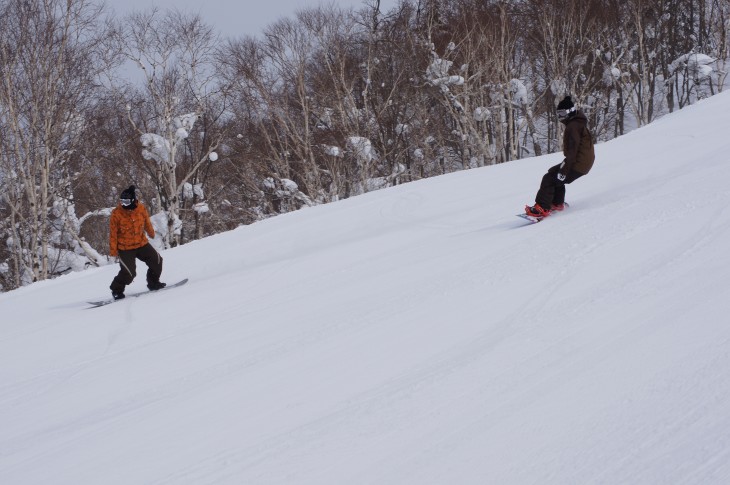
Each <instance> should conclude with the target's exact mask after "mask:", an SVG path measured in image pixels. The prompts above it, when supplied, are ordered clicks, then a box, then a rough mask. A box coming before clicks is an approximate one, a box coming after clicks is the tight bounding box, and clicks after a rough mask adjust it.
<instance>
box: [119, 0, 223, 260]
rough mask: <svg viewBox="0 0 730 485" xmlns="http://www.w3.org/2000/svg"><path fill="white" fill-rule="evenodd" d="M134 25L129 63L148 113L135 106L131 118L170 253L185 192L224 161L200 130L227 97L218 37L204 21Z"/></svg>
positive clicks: (148, 15)
mask: <svg viewBox="0 0 730 485" xmlns="http://www.w3.org/2000/svg"><path fill="white" fill-rule="evenodd" d="M127 25H128V30H127V31H126V32H125V35H124V38H123V43H124V46H125V48H124V49H125V55H126V56H127V58H128V59H130V60H131V61H132V62H134V64H136V66H137V67H138V68H139V69H140V71H141V72H142V74H143V78H144V88H143V89H142V91H141V93H140V94H141V96H140V99H141V100H142V102H141V105H139V106H136V105H135V106H132V105H131V104H129V105H128V106H127V111H128V118H129V121H130V122H131V124H132V125H133V126H134V129H135V130H136V131H137V133H138V135H139V142H140V145H141V155H142V157H143V158H144V160H147V161H149V162H150V164H151V165H150V170H149V172H150V173H151V174H152V177H153V181H154V184H155V186H156V189H157V192H158V195H159V206H160V207H159V208H160V209H162V210H164V211H165V215H166V217H165V220H166V227H165V228H160V229H161V231H160V232H161V234H163V236H164V237H163V239H162V243H163V246H164V247H165V248H169V247H174V246H177V245H178V244H180V242H181V229H182V220H181V208H182V204H181V195H182V191H183V188H184V187H185V184H186V183H188V181H189V180H190V179H191V178H193V177H195V175H196V173H197V171H198V169H199V168H200V167H201V166H203V164H206V163H208V162H212V161H213V160H214V159H217V154H216V155H213V153H215V152H214V150H216V148H217V147H218V145H219V143H220V139H221V138H220V136H219V135H216V136H214V137H210V136H209V134H208V133H206V132H205V131H200V130H197V128H196V125H197V124H198V121H199V120H201V118H203V117H204V116H205V115H206V114H208V111H209V107H210V103H211V99H212V98H214V97H216V96H219V95H220V94H221V88H220V85H219V84H218V83H217V80H216V78H215V76H214V75H213V74H214V47H215V42H216V36H215V35H214V34H213V30H212V28H211V27H210V26H208V25H205V24H204V23H203V22H202V20H201V18H200V16H199V15H187V14H183V13H181V12H179V11H168V12H166V13H164V14H161V13H160V12H159V11H158V10H156V9H152V10H150V11H148V12H145V13H135V14H132V15H131V16H130V17H129V19H128V23H127ZM193 135H194V136H196V137H197V138H198V140H199V141H202V147H201V148H200V150H199V151H196V152H193V150H192V149H191V148H190V146H191V145H190V138H191V136H193ZM196 141H197V140H196ZM184 161H185V162H187V163H183V162H184ZM196 214H197V212H196Z"/></svg>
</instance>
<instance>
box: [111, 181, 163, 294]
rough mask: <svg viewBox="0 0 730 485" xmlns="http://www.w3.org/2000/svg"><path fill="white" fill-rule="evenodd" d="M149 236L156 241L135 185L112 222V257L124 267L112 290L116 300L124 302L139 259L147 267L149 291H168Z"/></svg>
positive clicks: (119, 206)
mask: <svg viewBox="0 0 730 485" xmlns="http://www.w3.org/2000/svg"><path fill="white" fill-rule="evenodd" d="M145 233H147V235H149V237H152V238H154V237H155V229H154V228H153V227H152V222H151V221H150V215H149V213H148V212H147V209H146V208H145V206H144V205H143V204H142V203H141V202H139V201H138V200H137V194H136V189H135V187H134V185H132V186H130V187H129V188H128V189H126V190H124V191H123V192H122V195H121V196H120V197H119V204H117V207H116V208H115V209H114V210H113V211H112V215H111V218H110V220H109V254H110V255H111V256H112V257H117V256H118V257H119V266H120V267H121V268H120V270H119V274H117V276H116V277H115V278H114V280H113V281H112V284H111V286H110V287H109V288H110V289H111V290H112V296H113V297H114V299H115V300H120V299H122V298H124V287H125V286H127V285H128V284H130V283H131V282H132V281H133V280H134V277H135V276H137V267H136V266H137V265H136V260H137V259H139V260H140V261H142V262H144V263H145V264H146V265H147V288H149V289H150V290H152V291H155V290H159V289H161V288H164V287H165V283H160V275H161V274H162V256H160V254H159V253H158V252H157V251H155V248H153V247H152V245H151V244H150V243H149V241H148V239H147V235H145Z"/></svg>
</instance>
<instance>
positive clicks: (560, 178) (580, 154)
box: [525, 96, 596, 219]
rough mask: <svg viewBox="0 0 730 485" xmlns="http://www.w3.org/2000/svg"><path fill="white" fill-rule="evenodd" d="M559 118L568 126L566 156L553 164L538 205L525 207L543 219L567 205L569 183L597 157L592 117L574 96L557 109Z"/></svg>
mask: <svg viewBox="0 0 730 485" xmlns="http://www.w3.org/2000/svg"><path fill="white" fill-rule="evenodd" d="M557 115H558V119H559V120H560V122H561V123H563V124H564V125H565V132H564V133H563V155H564V156H565V158H564V159H563V161H562V162H561V163H559V164H558V165H555V166H553V167H550V168H549V169H548V171H547V173H546V174H545V175H544V176H543V177H542V182H541V183H540V190H538V192H537V195H536V196H535V205H533V206H529V205H528V206H525V212H526V213H527V214H528V215H530V216H534V217H537V218H538V219H542V218H543V217H547V216H549V215H550V212H551V211H561V210H563V209H564V208H565V184H569V183H572V182H573V181H575V180H576V179H578V178H580V177H582V176H583V175H585V174H587V173H588V172H589V171H590V170H591V167H593V162H594V160H595V158H596V156H595V153H594V150H593V136H592V135H591V132H590V130H589V129H588V119H587V118H586V116H585V115H584V114H583V112H582V111H580V110H577V109H576V107H575V105H574V104H573V100H572V99H570V96H566V97H565V98H564V99H563V100H562V101H561V102H560V103H559V104H558V108H557Z"/></svg>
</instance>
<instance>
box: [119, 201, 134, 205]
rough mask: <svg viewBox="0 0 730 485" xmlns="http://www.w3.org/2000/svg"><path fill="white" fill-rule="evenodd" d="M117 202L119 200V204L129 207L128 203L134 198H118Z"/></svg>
mask: <svg viewBox="0 0 730 485" xmlns="http://www.w3.org/2000/svg"><path fill="white" fill-rule="evenodd" d="M119 202H120V203H121V204H122V205H123V206H124V207H129V206H130V205H132V202H134V199H119Z"/></svg>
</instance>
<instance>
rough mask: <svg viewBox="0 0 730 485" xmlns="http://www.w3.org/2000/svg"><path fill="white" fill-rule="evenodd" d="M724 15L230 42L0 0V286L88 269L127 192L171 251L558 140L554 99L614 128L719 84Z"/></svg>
mask: <svg viewBox="0 0 730 485" xmlns="http://www.w3.org/2000/svg"><path fill="white" fill-rule="evenodd" d="M729 19H730V0H621V1H614V0H600V1H598V0H580V1H573V0H560V1H558V0H515V1H504V0H502V1H494V0H402V1H401V2H400V3H399V5H398V6H397V7H395V8H393V9H391V10H389V11H383V10H382V9H381V8H380V6H379V1H378V0H364V2H363V4H362V7H360V8H358V9H340V8H338V7H336V6H334V5H325V6H322V7H319V8H311V9H306V10H302V11H299V12H298V13H297V14H296V15H293V16H291V17H287V18H282V19H280V20H278V21H277V22H275V23H273V24H271V25H268V26H266V27H265V28H263V29H262V32H261V33H258V34H257V35H255V36H244V35H242V36H240V37H236V38H228V37H222V36H220V35H218V34H217V33H216V28H215V26H213V25H207V24H206V23H205V22H204V21H203V20H202V19H201V17H200V16H198V15H194V14H189V13H186V12H181V11H178V10H169V11H167V10H154V9H153V10H148V11H140V12H134V13H132V14H130V15H126V16H124V17H115V16H113V15H110V14H109V13H107V8H106V6H105V5H104V4H100V3H96V2H91V1H87V0H0V32H2V37H1V38H0V69H1V72H0V286H1V288H0V289H2V290H3V291H7V290H9V289H13V288H17V287H19V286H22V285H25V284H28V283H30V282H33V281H39V280H43V279H47V278H50V277H53V276H55V275H59V274H63V273H65V272H68V271H71V270H78V269H83V268H84V267H86V266H95V265H103V264H108V262H109V258H108V257H107V256H106V255H107V254H108V217H109V213H110V210H111V208H113V207H114V206H115V205H116V202H117V199H118V197H119V193H120V192H121V190H123V189H124V188H126V187H127V186H129V185H130V184H135V185H136V186H137V187H138V190H139V192H140V195H141V198H142V200H143V201H144V202H145V203H146V204H147V205H148V207H149V208H150V213H151V214H155V216H154V217H153V219H154V221H155V225H156V227H157V228H158V229H159V232H160V233H161V244H162V245H163V247H167V248H169V247H174V246H176V245H179V244H184V243H186V242H189V241H192V240H195V239H199V238H201V237H205V236H208V235H212V234H216V233H220V232H222V231H226V230H230V229H232V228H235V227H237V226H240V225H243V224H250V223H253V222H255V221H258V220H261V219H264V218H268V217H271V216H275V215H277V214H282V213H286V212H289V211H292V210H296V209H298V208H300V207H302V206H306V205H316V204H324V203H328V202H332V201H336V200H340V199H344V198H348V197H351V196H355V195H358V194H362V193H365V192H368V191H372V190H377V189H380V188H384V187H389V186H393V185H397V184H402V183H407V182H410V181H414V180H419V179H422V178H427V177H432V176H436V175H441V174H445V173H449V172H454V171H458V170H465V169H469V168H475V167H483V166H487V165H493V164H497V163H504V162H508V161H510V160H515V159H520V158H525V157H531V156H536V155H542V154H546V153H552V152H555V151H558V150H560V148H561V147H560V146H559V141H560V139H561V133H560V130H561V127H560V124H559V123H558V120H557V119H556V117H555V106H556V104H557V102H558V101H559V99H561V98H562V97H563V96H565V95H566V94H570V95H571V96H572V97H573V99H574V100H575V101H576V103H577V104H578V105H579V107H580V108H581V109H582V110H583V111H584V112H585V113H586V115H587V117H588V119H589V123H590V127H591V129H592V131H593V133H594V135H595V138H596V139H597V141H605V140H609V139H612V138H615V137H617V136H619V135H621V134H623V133H625V132H627V131H628V130H631V129H634V128H636V127H638V126H641V125H645V124H647V123H650V122H652V120H654V119H656V118H657V117H659V116H661V115H663V114H666V113H669V112H672V111H674V110H678V109H681V108H682V107H684V106H687V105H689V104H691V103H693V102H696V101H697V100H698V99H701V98H704V97H707V96H711V95H713V94H716V93H718V92H720V91H721V90H722V89H723V86H724V85H725V82H726V76H727V64H726V63H727V59H728V57H729V56H728V28H730V20H729ZM637 163H640V160H637ZM525 195H526V197H527V196H529V194H525ZM519 202H525V201H517V202H516V204H517V203H519Z"/></svg>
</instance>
